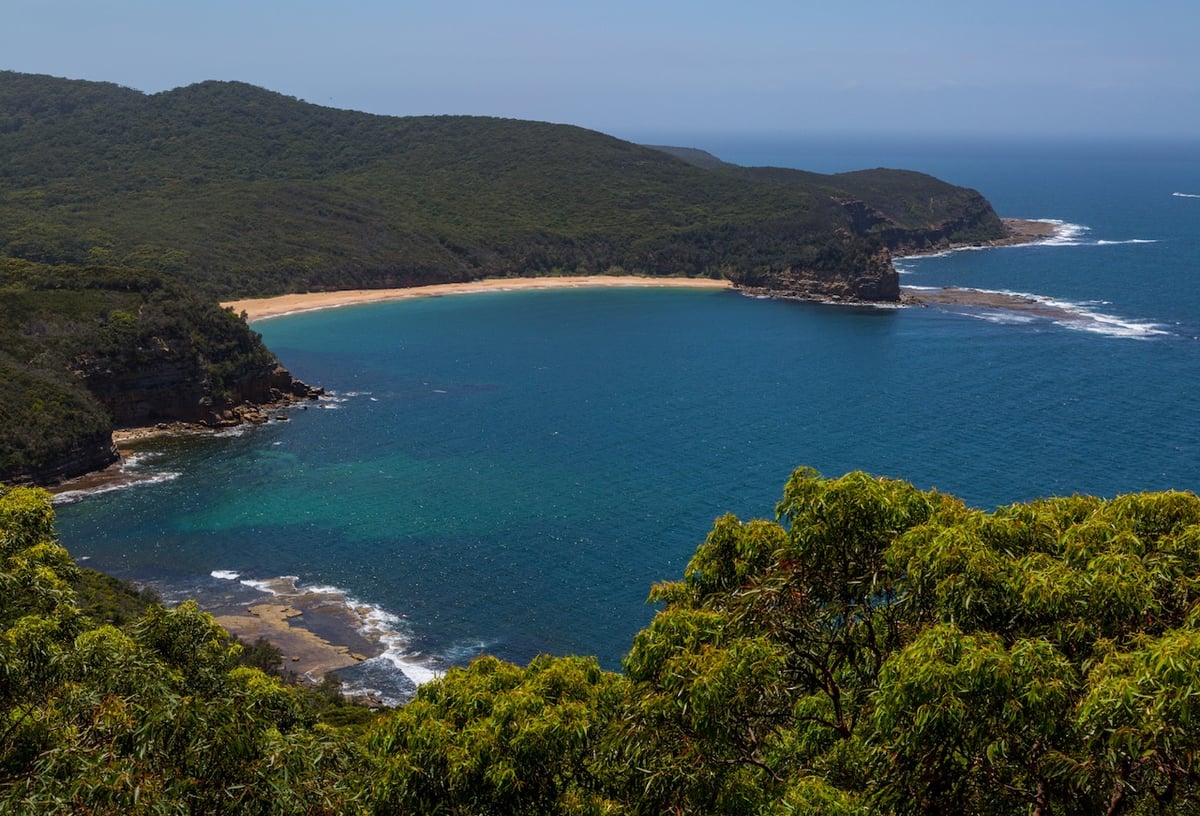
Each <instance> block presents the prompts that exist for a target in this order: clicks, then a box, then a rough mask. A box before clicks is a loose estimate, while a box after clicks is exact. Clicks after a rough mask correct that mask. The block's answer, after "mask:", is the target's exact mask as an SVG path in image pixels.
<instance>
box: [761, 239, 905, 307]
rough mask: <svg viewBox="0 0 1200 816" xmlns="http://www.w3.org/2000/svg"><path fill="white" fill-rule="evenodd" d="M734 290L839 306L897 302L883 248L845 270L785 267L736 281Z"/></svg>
mask: <svg viewBox="0 0 1200 816" xmlns="http://www.w3.org/2000/svg"><path fill="white" fill-rule="evenodd" d="M738 288H739V289H741V290H742V291H743V292H746V293H747V294H752V295H766V296H769V297H780V298H791V299H796V300H818V301H834V302H839V303H859V302H883V303H894V302H897V301H899V300H900V276H899V274H898V273H897V272H896V269H895V267H893V266H892V256H891V253H889V252H888V251H887V250H886V249H880V250H879V251H877V252H876V253H875V254H873V255H870V256H869V257H866V258H863V259H861V260H860V261H859V262H858V263H857V264H856V265H855V266H854V267H853V268H849V269H846V270H830V269H821V268H816V267H812V266H795V267H788V268H786V269H783V270H780V271H778V272H774V273H770V274H766V275H762V276H759V277H756V278H755V279H753V280H752V281H750V280H748V281H745V282H740V283H739V284H738Z"/></svg>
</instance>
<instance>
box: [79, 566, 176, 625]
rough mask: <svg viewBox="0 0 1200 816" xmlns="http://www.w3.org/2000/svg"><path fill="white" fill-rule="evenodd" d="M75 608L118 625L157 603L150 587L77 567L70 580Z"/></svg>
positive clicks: (93, 617)
mask: <svg viewBox="0 0 1200 816" xmlns="http://www.w3.org/2000/svg"><path fill="white" fill-rule="evenodd" d="M72 589H74V591H75V602H76V605H77V606H78V607H79V611H80V612H81V613H83V614H84V615H86V616H87V617H89V618H91V619H92V620H93V621H96V622H97V623H111V624H113V625H114V626H122V625H124V624H126V623H129V622H130V621H132V620H133V619H134V618H137V617H138V616H140V615H141V614H143V613H144V612H145V611H146V609H147V608H149V607H150V606H153V605H156V604H159V603H161V600H162V599H161V598H160V597H159V595H158V593H157V592H155V591H154V590H153V589H152V588H150V587H139V586H137V585H136V584H134V583H133V582H132V581H122V580H120V579H118V578H114V577H112V576H111V575H105V574H104V573H102V572H96V570H91V569H80V570H79V571H78V575H77V577H76V578H75V580H74V582H73V583H72Z"/></svg>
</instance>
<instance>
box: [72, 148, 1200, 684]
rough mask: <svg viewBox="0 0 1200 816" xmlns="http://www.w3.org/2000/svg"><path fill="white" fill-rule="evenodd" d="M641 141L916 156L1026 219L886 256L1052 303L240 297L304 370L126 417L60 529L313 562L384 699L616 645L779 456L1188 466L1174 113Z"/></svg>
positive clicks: (775, 467) (959, 478)
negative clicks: (131, 446) (981, 235)
mask: <svg viewBox="0 0 1200 816" xmlns="http://www.w3.org/2000/svg"><path fill="white" fill-rule="evenodd" d="M646 141H656V142H657V143H662V140H661V137H656V138H655V139H646ZM674 141H675V143H683V144H688V145H691V146H696V147H701V148H704V149H707V150H709V151H711V152H713V153H715V154H716V155H718V156H720V157H721V158H723V159H725V160H728V161H733V162H737V163H740V164H775V165H783V166H791V167H798V168H803V169H808V170H817V171H822V172H836V171H842V170H851V169H861V168H866V167H877V166H887V167H904V168H908V169H914V170H921V171H925V172H928V173H932V174H934V175H937V176H939V177H941V178H944V179H946V180H948V181H951V182H954V183H956V184H962V185H966V186H969V187H973V188H975V189H977V190H979V191H980V192H982V193H983V194H984V195H986V196H987V197H988V198H989V199H990V200H991V201H992V203H993V204H994V205H995V207H996V210H997V211H998V212H999V213H1000V214H1001V215H1006V216H1015V217H1021V218H1037V219H1054V220H1057V221H1060V222H1061V223H1062V228H1061V229H1060V231H1059V236H1058V238H1056V239H1055V240H1053V241H1051V242H1049V243H1047V244H1042V245H1037V246H1028V247H1016V248H1002V249H990V250H981V251H960V252H952V253H947V254H945V255H942V256H936V257H925V258H911V259H903V260H899V261H897V267H898V268H899V269H900V271H901V273H902V284H903V285H906V286H911V287H941V286H958V287H966V288H976V289H985V290H992V291H1002V292H1016V293H1024V294H1028V295H1032V296H1035V297H1037V298H1039V299H1043V300H1045V301H1046V302H1048V303H1051V304H1054V305H1057V306H1058V307H1060V308H1062V309H1065V310H1066V311H1067V313H1068V314H1069V318H1056V319H1051V318H1047V317H1039V316H1035V315H1031V314H1029V313H1023V312H1022V313H1018V312H1006V311H1002V310H995V309H981V308H967V307H928V308H921V307H910V308H858V307H836V306H825V305H818V304H806V303H796V302H784V301H772V300H761V299H752V298H748V297H743V296H741V295H738V294H736V293H731V292H718V291H701V290H695V291H692V290H658V289H636V288H631V289H597V290H556V291H534V292H497V293H490V294H478V295H465V296H453V297H444V298H430V299H420V300H410V301H400V302H393V303H385V304H376V305H368V306H356V307H346V308H341V309H334V310H329V311H323V312H311V313H305V314H298V315H293V316H289V317H284V318H277V319H274V320H268V321H262V322H260V323H257V324H256V325H255V328H256V329H257V330H259V331H261V332H262V334H263V336H264V338H265V340H266V342H267V344H268V345H269V346H270V347H271V349H272V350H274V351H275V352H276V354H277V355H278V356H279V358H280V359H281V360H282V361H283V363H284V364H285V365H287V366H288V367H289V368H290V369H291V370H292V372H293V373H294V374H296V376H298V377H300V378H301V379H303V380H305V381H306V382H310V383H315V384H319V385H321V386H324V387H325V388H326V389H328V390H329V391H330V393H331V397H330V398H328V399H326V400H323V401H321V402H320V403H318V404H316V405H313V406H311V407H308V408H307V409H292V410H290V411H289V416H290V421H287V422H282V421H277V422H272V423H270V424H268V425H266V426H262V427H259V428H254V429H239V430H238V431H235V432H231V433H224V434H220V435H217V436H215V437H207V438H176V439H168V440H160V441H157V442H154V443H148V444H147V445H146V450H145V451H144V452H142V453H141V454H140V455H139V456H138V457H137V458H136V459H135V460H134V461H132V462H130V463H129V464H128V465H127V468H128V469H129V470H130V471H131V472H136V473H138V474H140V475H141V476H143V477H145V478H144V480H143V481H140V482H138V483H136V484H135V485H133V486H131V487H127V488H124V489H120V490H113V491H109V492H103V493H92V494H84V495H79V494H76V495H68V496H65V497H63V499H62V501H61V503H60V505H59V507H58V514H59V515H58V525H59V531H60V534H61V538H62V541H63V543H64V544H65V545H66V546H67V547H68V548H69V549H70V551H71V553H72V554H73V555H74V556H75V557H76V558H81V559H86V560H85V561H84V563H86V564H87V565H88V566H91V567H94V568H97V569H101V570H104V571H107V572H110V573H113V574H115V575H118V576H121V577H126V578H131V579H134V580H136V581H139V582H143V583H148V584H151V585H153V586H155V587H157V588H158V589H159V590H160V591H161V592H162V593H163V595H164V597H166V598H167V599H169V600H178V599H182V598H184V597H191V596H196V597H198V598H199V599H200V600H201V601H202V603H203V604H205V605H206V606H207V607H209V608H213V609H220V608H228V607H236V606H245V605H246V604H247V603H252V602H253V601H254V600H255V599H261V598H262V597H263V594H264V593H272V592H275V593H278V592H284V593H285V594H287V593H291V594H300V595H303V594H304V593H306V592H307V593H313V594H314V595H315V594H320V593H323V594H322V595H321V597H322V598H324V599H326V600H325V601H323V602H331V603H335V604H343V605H348V606H350V607H351V608H353V609H354V610H356V612H357V613H358V614H359V615H360V618H361V621H362V626H363V628H364V630H365V631H368V632H370V633H373V636H374V637H376V638H377V639H381V643H382V648H386V652H385V653H384V654H383V655H382V656H380V657H377V658H374V659H373V660H370V661H367V662H366V663H363V664H360V665H359V666H358V667H356V668H355V669H352V670H348V671H347V672H344V673H342V677H343V680H345V681H346V682H347V683H348V684H349V685H350V686H351V687H357V688H366V687H372V688H375V689H376V690H378V691H380V692H382V693H383V695H384V696H385V697H389V698H391V699H399V698H402V697H403V696H404V693H405V689H406V688H408V687H409V681H415V682H420V681H422V680H424V679H426V678H428V677H429V676H431V674H432V673H433V672H436V671H439V670H443V669H444V668H445V667H447V666H449V665H453V664H459V663H463V662H466V661H468V660H470V659H471V658H472V657H474V656H476V655H478V654H480V653H492V654H496V655H498V656H500V657H502V658H506V659H509V660H513V661H517V662H522V663H523V662H525V661H528V660H529V659H530V658H532V657H533V656H534V655H536V654H538V653H541V652H549V653H554V654H569V653H580V654H593V655H596V656H598V657H599V659H600V661H601V663H602V664H603V665H604V666H606V667H608V668H613V669H616V668H619V667H620V660H621V657H622V655H623V654H624V653H625V651H626V650H627V649H628V647H629V645H630V643H631V640H632V637H633V635H634V633H635V632H636V631H637V630H638V629H640V628H641V627H642V626H644V625H645V624H646V623H647V622H648V621H649V620H650V617H651V616H652V614H653V612H654V609H653V608H652V607H651V606H648V605H647V604H646V601H645V599H646V596H647V592H648V590H649V588H650V585H651V584H652V583H654V582H656V581H660V580H670V579H675V578H678V577H679V576H680V575H681V574H682V571H683V569H684V566H685V565H686V564H687V561H688V558H689V557H690V555H691V553H692V551H693V550H694V549H695V547H696V545H697V544H699V543H700V542H701V541H703V539H704V536H705V534H706V533H707V531H708V530H709V529H710V527H711V525H712V522H713V519H714V518H715V517H717V516H718V515H720V514H722V513H725V512H727V511H728V512H733V513H736V514H738V515H739V516H741V517H743V518H750V517H772V516H773V509H774V505H775V502H776V501H777V500H778V499H779V497H780V495H781V490H782V486H783V483H784V482H785V481H786V479H787V477H788V475H789V474H790V473H791V471H792V469H793V468H795V467H796V466H798V465H811V466H813V467H815V468H817V469H818V470H820V471H821V472H822V473H824V474H826V475H829V476H837V475H840V474H842V473H844V472H846V471H850V470H856V469H862V470H866V471H870V472H872V473H876V474H883V475H888V476H892V477H897V478H901V479H906V480H908V481H911V482H913V483H914V484H916V485H917V486H919V487H921V488H935V487H936V488H937V489H938V490H941V491H944V492H948V493H953V494H955V495H958V496H960V497H961V498H963V499H964V500H965V501H967V502H968V503H969V504H971V505H974V506H978V507H982V508H993V507H995V506H997V505H1002V504H1007V503H1010V502H1020V501H1026V500H1029V499H1034V498H1037V497H1040V496H1049V495H1059V494H1070V493H1075V492H1079V493H1092V494H1098V495H1102V496H1110V497H1111V496H1115V495H1118V494H1121V493H1128V492H1133V491H1141V490H1161V489H1167V488H1179V489H1184V490H1191V491H1197V490H1200V339H1198V338H1200V145H1198V144H1196V143H1190V144H1189V143H1183V142H1157V143H1154V142H1143V143H1121V142H1096V143H1090V144H1079V143H1070V142H1066V141H1057V142H1046V143H1034V142H1030V141H1003V140H994V141H990V142H983V141H978V140H976V141H948V140H943V141H941V142H936V141H934V142H931V141H922V140H919V139H915V138H908V139H903V140H887V139H882V138H877V139H867V138H862V139H857V140H856V139H837V140H835V139H827V140H821V139H804V138H791V139H789V138H785V137H782V136H780V137H769V138H768V137H761V138H737V139H735V138H733V137H728V136H722V137H716V136H714V137H697V136H692V137H678V138H676V139H675V140H674ZM281 577H287V579H286V580H284V581H282V582H281V581H279V580H278V579H280V578H281ZM281 587H282V589H281ZM330 598H332V599H333V600H332V601H328V599H330ZM306 617H307V618H309V619H308V620H306V623H307V624H308V625H309V626H311V627H312V628H313V629H314V630H316V631H318V632H320V631H321V621H320V616H319V614H315V613H313V614H307V613H306Z"/></svg>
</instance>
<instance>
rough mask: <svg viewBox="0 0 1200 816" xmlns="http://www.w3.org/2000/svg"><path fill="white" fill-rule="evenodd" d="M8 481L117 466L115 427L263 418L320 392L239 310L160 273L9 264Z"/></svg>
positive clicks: (1, 367)
mask: <svg viewBox="0 0 1200 816" xmlns="http://www.w3.org/2000/svg"><path fill="white" fill-rule="evenodd" d="M0 289H3V291H4V293H5V294H4V297H3V298H0V482H3V483H21V484H30V483H32V484H53V483H56V482H60V481H63V480H65V479H69V478H72V477H75V476H79V475H82V474H84V473H87V472H90V471H94V470H100V469H102V468H104V467H106V466H107V465H109V464H111V463H113V462H114V461H116V459H117V452H116V450H114V448H113V443H112V431H113V428H114V427H117V428H126V427H137V426H148V425H158V424H162V423H189V424H194V425H203V426H209V427H217V426H223V425H230V424H236V423H238V422H242V421H265V420H266V419H267V415H266V413H265V412H264V411H263V408H265V407H267V406H270V405H271V404H273V403H277V402H283V401H291V400H294V399H297V398H306V397H311V396H316V395H318V394H320V393H321V392H320V390H319V389H312V388H309V387H308V386H306V385H304V384H303V383H301V382H298V381H297V380H295V379H294V378H293V377H292V376H291V374H289V373H288V372H287V370H286V369H284V368H283V367H282V366H280V365H279V363H278V361H277V360H276V359H275V356H274V355H273V354H271V352H270V351H269V350H268V349H267V348H266V347H265V346H264V345H263V343H262V338H261V337H259V335H258V334H256V333H255V332H253V331H251V330H250V327H249V326H247V325H246V323H245V321H244V320H242V319H241V318H240V317H238V316H237V315H235V314H233V313H232V312H230V311H228V310H226V309H222V308H221V307H220V306H218V305H217V304H215V303H212V302H210V301H207V300H206V299H204V298H202V297H200V296H198V295H196V294H195V293H194V292H192V291H190V290H189V289H187V288H186V287H183V286H181V285H179V284H177V283H174V282H172V281H171V280H170V279H169V278H167V277H165V276H163V275H162V274H159V273H154V272H151V271H148V270H142V269H130V268H117V267H98V266H95V267H76V266H70V265H61V264H58V265H50V264H36V263H30V262H24V261H17V260H13V259H7V260H6V259H4V258H2V257H0Z"/></svg>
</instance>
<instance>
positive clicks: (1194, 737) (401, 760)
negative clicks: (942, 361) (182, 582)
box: [0, 469, 1200, 816]
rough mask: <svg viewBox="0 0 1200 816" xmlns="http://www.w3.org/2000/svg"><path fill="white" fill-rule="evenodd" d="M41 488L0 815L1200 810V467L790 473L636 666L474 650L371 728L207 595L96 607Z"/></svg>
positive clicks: (701, 563) (17, 549) (19, 509)
mask: <svg viewBox="0 0 1200 816" xmlns="http://www.w3.org/2000/svg"><path fill="white" fill-rule="evenodd" d="M48 498H49V497H48V496H47V495H46V494H44V493H42V492H40V491H35V490H29V489H13V490H8V491H0V589H2V591H0V811H2V812H5V813H22V814H23V813H88V814H157V813H189V812H190V813H211V814H220V813H228V814H354V813H363V814H402V813H447V814H480V813H494V814H556V813H557V814H646V815H647V816H650V815H651V814H654V815H655V816H657V814H663V813H689V814H690V813H695V814H730V815H732V814H744V815H745V816H751V815H753V816H762V815H764V814H780V815H781V816H782V815H783V814H816V815H817V816H821V814H824V815H825V816H834V815H835V814H836V815H838V816H849V815H850V814H859V815H861V814H923V815H928V816H933V815H934V814H938V815H939V816H945V815H946V814H962V815H963V816H967V814H971V815H972V816H978V815H980V814H982V815H983V816H992V815H994V816H1008V815H1009V814H1030V813H1033V814H1052V813H1053V814H1068V815H1070V816H1074V814H1078V815H1079V816H1085V815H1088V816H1090V815H1091V814H1097V813H1102V814H1111V815H1112V816H1115V815H1116V814H1152V813H1153V814H1180V815H1181V816H1182V814H1191V813H1195V812H1197V809H1198V808H1200V784H1198V783H1200V764H1198V763H1200V760H1198V757H1200V728H1197V727H1196V724H1197V722H1198V721H1200V679H1198V678H1200V499H1198V498H1197V497H1196V496H1195V495H1192V494H1188V493H1154V494H1142V495H1130V496H1123V497H1119V498H1117V499H1113V500H1107V501H1106V500H1101V499H1096V498H1089V497H1081V496H1075V497H1071V498H1063V499H1047V500H1043V501H1038V502H1034V503H1031V504H1021V505H1013V506H1010V507H1002V508H1000V509H998V510H996V511H995V512H993V513H985V512H981V511H978V510H972V509H970V508H968V507H966V506H964V505H963V504H962V502H960V501H959V500H957V499H955V498H953V497H951V496H946V495H942V494H938V493H936V492H922V491H919V490H917V489H915V488H913V487H912V486H911V485H908V484H906V483H904V482H899V481H893V480H888V479H879V478H874V477H870V476H867V475H865V474H862V473H851V474H848V475H846V476H844V477H842V478H839V479H824V478H821V477H819V476H818V475H817V474H816V473H815V472H813V471H811V470H807V469H801V470H798V471H796V472H795V473H794V474H793V475H792V477H791V479H790V480H789V481H788V483H787V485H786V486H785V488H784V492H783V498H782V501H781V502H780V503H779V505H778V506H777V508H776V520H773V521H768V520H752V521H745V520H741V519H737V518H734V517H733V516H725V517H722V518H720V519H718V520H717V521H716V523H715V524H714V526H713V529H712V532H711V533H710V534H709V535H708V537H707V539H706V540H705V541H704V542H703V543H702V544H701V545H700V546H699V548H698V549H697V551H696V553H695V555H694V556H693V558H692V560H691V562H690V563H689V565H688V567H687V569H686V571H685V573H684V575H683V576H682V578H681V579H680V580H677V581H673V582H669V583H665V584H661V585H659V586H656V587H655V588H654V589H653V591H652V593H651V597H652V599H654V600H655V601H657V602H658V603H659V604H660V610H659V612H658V614H657V615H656V616H655V618H654V620H653V621H652V622H651V623H650V625H649V626H647V627H646V628H645V629H644V630H642V631H641V632H640V633H639V634H638V635H637V636H636V638H635V639H634V642H633V643H632V645H631V648H630V651H629V653H628V655H627V656H626V658H625V661H624V669H625V671H624V673H622V674H617V673H612V672H606V671H603V670H601V669H600V668H599V667H598V666H597V664H596V662H595V661H594V660H592V659H590V658H586V657H541V658H538V659H536V660H534V661H533V662H531V663H530V664H529V665H528V666H525V667H518V666H514V665H510V664H506V663H503V662H501V661H498V660H496V659H494V658H488V657H485V658H481V659H479V660H476V661H475V662H474V663H472V664H471V665H470V666H469V667H465V668H456V669H453V670H451V671H450V672H448V673H447V674H446V675H445V676H444V677H442V678H440V679H438V680H435V681H433V682H431V683H429V684H427V685H425V686H423V687H422V688H421V689H420V691H419V693H418V695H417V697H416V699H415V700H414V701H413V702H411V703H410V704H408V705H407V706H405V707H404V708H402V709H397V710H394V711H391V712H387V713H385V714H383V715H381V716H380V717H379V718H378V719H376V720H374V722H373V723H371V724H369V725H367V724H365V723H362V722H361V720H363V719H369V718H368V717H360V718H354V717H348V716H346V715H345V714H339V715H338V716H336V717H331V716H329V714H328V712H326V711H325V710H323V708H322V707H323V706H325V705H328V702H325V703H321V702H320V701H319V700H317V699H316V698H314V697H313V696H312V695H311V694H306V693H305V692H303V691H302V690H300V689H296V688H293V687H288V686H285V685H282V684H281V683H280V682H278V681H277V680H276V679H274V678H272V677H269V676H267V675H266V674H264V673H262V672H261V671H259V670H258V669H255V668H250V667H247V666H245V665H241V664H240V659H241V657H242V656H243V654H244V653H243V650H242V649H241V647H239V646H237V645H236V644H234V643H232V642H231V641H230V640H229V638H228V636H227V635H226V634H225V633H224V632H222V631H221V630H220V629H219V628H217V627H216V626H215V625H214V623H213V621H212V619H211V618H209V617H208V616H207V615H204V614H203V613H201V612H199V611H197V610H196V608H195V607H194V606H193V605H190V604H184V605H182V606H180V607H178V608H176V609H174V610H169V611H168V610H164V609H162V608H161V607H159V606H157V605H154V604H150V605H149V606H147V607H146V608H145V611H144V612H140V613H138V612H136V610H135V611H133V612H131V613H127V614H126V615H124V616H121V617H120V618H118V616H116V615H115V614H114V613H111V612H108V611H101V609H104V610H107V609H108V607H107V606H104V607H102V608H98V607H90V608H89V610H84V609H82V608H81V607H80V604H79V601H78V596H77V595H76V590H75V589H74V587H75V586H76V585H77V584H76V583H75V582H74V579H75V577H76V572H77V568H76V567H75V565H74V564H73V563H72V562H71V560H70V558H69V556H68V554H67V553H66V552H65V551H64V550H63V549H62V548H61V547H59V546H58V545H57V544H56V543H55V538H54V530H53V515H52V511H51V508H50V504H49V500H48ZM143 605H144V601H143ZM105 616H108V617H110V618H111V619H112V622H111V623H110V622H106V621H105V620H104V617H105ZM356 719H357V720H358V721H359V723H358V724H357V725H353V726H349V727H345V726H342V725H339V724H337V723H345V722H347V721H348V720H356Z"/></svg>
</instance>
